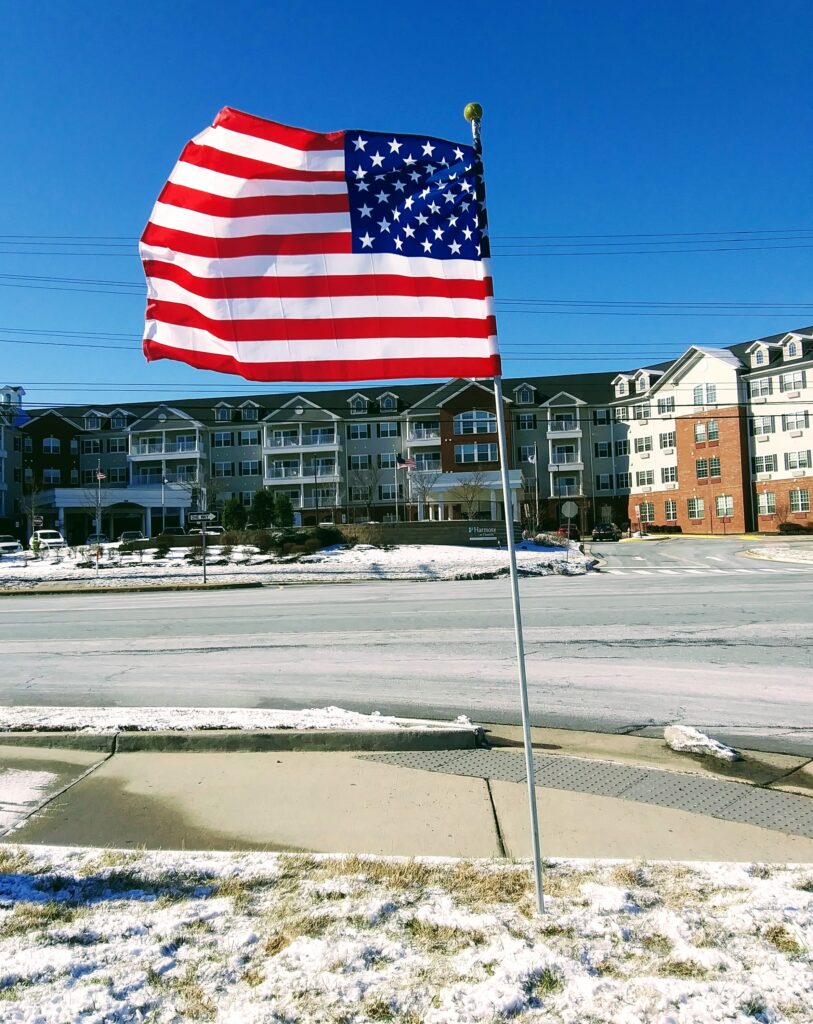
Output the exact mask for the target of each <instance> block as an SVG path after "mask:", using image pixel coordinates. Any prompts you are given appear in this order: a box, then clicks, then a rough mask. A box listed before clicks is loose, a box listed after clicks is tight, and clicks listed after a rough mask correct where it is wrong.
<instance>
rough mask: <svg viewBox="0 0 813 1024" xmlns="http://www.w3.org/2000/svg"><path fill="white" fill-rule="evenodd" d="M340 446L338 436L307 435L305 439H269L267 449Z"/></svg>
mask: <svg viewBox="0 0 813 1024" xmlns="http://www.w3.org/2000/svg"><path fill="white" fill-rule="evenodd" d="M333 444H338V438H337V436H336V434H306V435H304V436H303V437H273V436H271V437H269V438H268V439H267V442H266V448H320V447H321V448H327V447H329V446H330V445H333Z"/></svg>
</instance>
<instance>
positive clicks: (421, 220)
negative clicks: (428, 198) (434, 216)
mask: <svg viewBox="0 0 813 1024" xmlns="http://www.w3.org/2000/svg"><path fill="white" fill-rule="evenodd" d="M418 223H419V224H428V223H429V218H428V217H427V216H426V214H425V213H419V214H418Z"/></svg>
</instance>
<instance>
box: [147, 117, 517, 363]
mask: <svg viewBox="0 0 813 1024" xmlns="http://www.w3.org/2000/svg"><path fill="white" fill-rule="evenodd" d="M476 170H477V161H476V159H475V152H474V149H473V148H472V146H466V145H459V144H457V143H454V142H448V141H445V140H443V139H437V138H432V137H426V136H422V135H421V136H415V135H404V134H399V133H396V134H391V133H386V134H383V133H378V132H367V131H337V132H332V133H329V134H319V133H316V132H311V131H306V130H304V129H300V128H290V127H287V126H285V125H281V124H276V123H275V122H273V121H267V120H264V119H263V118H259V117H255V116H253V115H251V114H245V113H241V112H240V111H237V110H232V109H231V108H229V107H226V108H224V109H223V110H221V111H220V113H219V114H218V115H217V117H216V118H215V121H214V123H213V125H212V126H211V127H209V128H206V129H205V130H204V131H203V132H201V134H200V135H198V136H196V138H195V139H193V140H192V141H191V142H189V143H188V144H187V146H186V147H185V149H184V150H183V152H182V154H181V157H180V159H179V161H178V163H177V164H176V165H175V167H174V168H173V170H172V173H171V175H170V178H169V181H168V182H167V184H166V185H165V186H164V189H163V191H162V192H161V194H160V196H159V198H158V201H157V202H156V204H155V207H154V209H153V211H152V214H151V216H150V220H149V223H148V224H147V227H146V229H145V231H144V234H143V236H142V239H141V246H140V251H141V258H142V260H143V264H144V272H145V274H146V278H147V292H148V303H147V315H146V327H145V334H144V354H145V356H146V357H147V359H148V360H154V359H177V360H180V361H181V362H185V363H188V364H190V365H191V366H195V367H199V368H200V369H206V370H216V371H219V372H222V373H235V374H239V375H241V376H243V377H245V378H247V379H249V380H259V381H350V380H379V379H392V378H408V377H454V376H460V377H493V376H496V375H499V373H500V358H499V355H498V350H497V338H496V326H495V320H494V312H493V302H492V285H491V277H490V273H489V270H488V262H487V260H485V259H484V258H483V251H485V252H486V253H487V251H488V250H487V244H486V240H485V239H484V238H483V237H482V235H481V228H482V226H483V224H484V219H483V217H482V216H481V211H480V209H479V205H478V201H477V197H476V191H477V185H478V182H477V180H476V173H475V172H476Z"/></svg>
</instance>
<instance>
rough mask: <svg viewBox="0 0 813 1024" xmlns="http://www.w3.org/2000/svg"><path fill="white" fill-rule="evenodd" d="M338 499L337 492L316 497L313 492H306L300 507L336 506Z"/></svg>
mask: <svg viewBox="0 0 813 1024" xmlns="http://www.w3.org/2000/svg"><path fill="white" fill-rule="evenodd" d="M337 505H338V500H337V498H336V495H335V494H331V495H330V497H329V498H328V497H326V496H320V497H319V498H316V497H315V496H314V495H312V494H306V495H305V497H304V498H303V499H302V501H301V502H300V503H299V505H298V507H299V508H325V509H327V508H336V506H337Z"/></svg>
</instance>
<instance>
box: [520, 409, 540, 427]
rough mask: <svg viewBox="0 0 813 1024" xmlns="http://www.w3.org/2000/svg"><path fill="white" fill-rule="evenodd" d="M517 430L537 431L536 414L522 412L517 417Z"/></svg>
mask: <svg viewBox="0 0 813 1024" xmlns="http://www.w3.org/2000/svg"><path fill="white" fill-rule="evenodd" d="M517 430H536V413H535V412H521V413H520V414H519V415H518V416H517Z"/></svg>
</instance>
